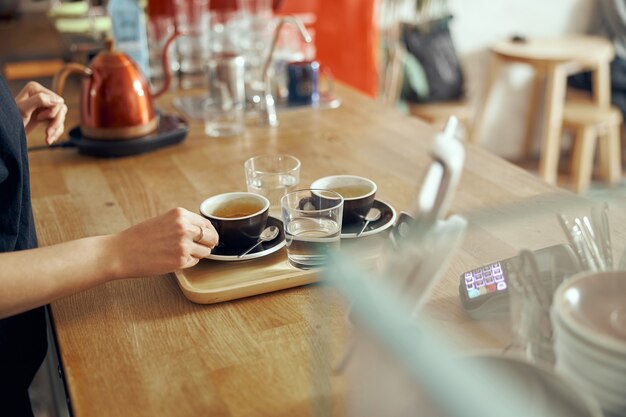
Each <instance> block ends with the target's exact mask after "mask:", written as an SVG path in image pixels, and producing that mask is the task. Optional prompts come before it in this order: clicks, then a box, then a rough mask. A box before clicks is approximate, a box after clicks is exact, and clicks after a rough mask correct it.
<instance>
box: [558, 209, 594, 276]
mask: <svg viewBox="0 0 626 417" xmlns="http://www.w3.org/2000/svg"><path fill="white" fill-rule="evenodd" d="M556 218H557V220H558V221H559V225H560V226H561V229H563V233H565V237H567V240H568V241H569V243H570V245H572V249H574V251H575V252H576V256H577V257H578V261H579V262H580V265H581V267H582V269H583V270H587V269H589V262H588V261H587V258H586V256H585V252H584V250H583V247H582V245H581V242H580V241H579V239H578V238H577V236H576V235H575V234H574V232H573V230H572V226H571V224H570V222H569V221H568V220H567V217H565V215H564V214H558V215H557V216H556Z"/></svg>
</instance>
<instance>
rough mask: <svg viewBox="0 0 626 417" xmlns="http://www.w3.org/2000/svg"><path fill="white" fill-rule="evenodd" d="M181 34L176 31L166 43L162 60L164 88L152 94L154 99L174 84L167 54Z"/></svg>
mask: <svg viewBox="0 0 626 417" xmlns="http://www.w3.org/2000/svg"><path fill="white" fill-rule="evenodd" d="M181 34H182V33H181V32H179V31H178V29H176V30H175V31H174V33H172V36H170V38H169V39H168V40H167V42H165V46H163V57H162V59H161V65H163V73H164V74H165V80H163V87H161V89H160V90H159V91H157V92H156V93H152V98H157V97H159V96H160V95H162V94H163V93H165V92H166V91H168V90H169V89H170V83H171V82H172V73H171V71H170V61H169V59H168V57H167V55H168V53H167V52H168V51H169V49H170V46H171V45H172V43H173V42H174V40H176V38H177V37H179V36H180V35H181Z"/></svg>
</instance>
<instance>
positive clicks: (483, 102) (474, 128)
mask: <svg viewBox="0 0 626 417" xmlns="http://www.w3.org/2000/svg"><path fill="white" fill-rule="evenodd" d="M499 70H500V58H498V57H497V56H495V55H492V56H491V65H490V67H489V71H488V72H487V78H486V79H485V84H484V86H483V94H482V96H481V98H480V101H479V103H478V106H477V107H476V115H475V116H474V122H473V123H472V124H471V131H470V134H469V135H468V137H469V142H470V143H477V142H478V140H479V137H480V134H481V130H482V129H483V127H484V124H485V115H486V113H487V112H486V110H487V105H488V104H489V96H490V95H491V90H492V89H493V86H494V85H495V83H496V79H497V78H498V73H499Z"/></svg>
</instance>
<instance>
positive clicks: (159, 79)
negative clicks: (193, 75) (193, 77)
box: [148, 15, 180, 90]
mask: <svg viewBox="0 0 626 417" xmlns="http://www.w3.org/2000/svg"><path fill="white" fill-rule="evenodd" d="M174 30H175V24H174V18H172V17H170V16H160V15H157V16H151V17H150V20H149V21H148V51H149V57H150V83H151V84H152V86H153V88H154V89H155V90H158V89H159V88H161V86H162V85H163V80H164V78H165V74H164V73H163V52H164V50H165V43H166V42H167V40H168V39H169V38H170V37H171V36H172V35H173V34H174ZM167 58H168V61H169V67H170V73H171V74H172V79H171V81H170V89H171V90H175V89H176V88H177V87H178V77H177V76H176V74H178V70H179V69H180V63H179V62H178V54H177V53H176V48H169V51H168V56H167Z"/></svg>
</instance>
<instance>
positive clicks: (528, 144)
mask: <svg viewBox="0 0 626 417" xmlns="http://www.w3.org/2000/svg"><path fill="white" fill-rule="evenodd" d="M543 80H544V77H543V73H541V72H537V71H536V72H535V74H533V80H532V87H531V91H530V99H529V100H528V113H527V115H526V132H525V134H524V149H523V150H522V151H523V155H524V157H525V158H530V157H531V156H532V152H533V139H534V136H535V135H534V133H535V123H536V122H537V102H538V101H539V91H540V90H541V84H542V83H543Z"/></svg>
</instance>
